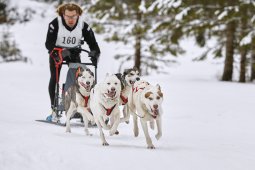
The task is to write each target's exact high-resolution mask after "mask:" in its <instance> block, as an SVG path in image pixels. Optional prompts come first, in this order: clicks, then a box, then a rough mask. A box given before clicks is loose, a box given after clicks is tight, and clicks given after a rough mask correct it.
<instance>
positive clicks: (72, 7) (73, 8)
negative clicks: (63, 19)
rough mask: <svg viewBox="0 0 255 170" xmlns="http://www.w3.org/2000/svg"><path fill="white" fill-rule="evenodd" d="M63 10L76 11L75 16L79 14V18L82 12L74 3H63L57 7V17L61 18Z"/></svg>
mask: <svg viewBox="0 0 255 170" xmlns="http://www.w3.org/2000/svg"><path fill="white" fill-rule="evenodd" d="M65 10H68V11H76V12H77V14H79V16H81V14H82V12H83V10H82V9H81V7H80V6H79V5H78V4H76V3H74V2H69V3H64V4H62V5H59V7H58V9H57V13H58V15H59V16H62V15H63V14H64V13H65Z"/></svg>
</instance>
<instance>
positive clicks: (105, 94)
mask: <svg viewBox="0 0 255 170" xmlns="http://www.w3.org/2000/svg"><path fill="white" fill-rule="evenodd" d="M120 91H121V84H120V80H119V79H118V78H117V77H116V75H107V76H106V78H105V80H104V81H103V82H101V83H98V84H96V86H95V88H94V89H92V91H91V94H90V96H91V97H90V98H91V100H90V108H91V111H92V113H93V116H94V119H95V122H96V124H97V127H98V129H99V132H100V138H101V141H102V144H103V146H107V145H109V144H108V143H107V141H106V140H105V136H104V133H103V129H104V130H110V132H109V133H110V135H111V136H112V135H114V134H115V132H116V130H117V128H118V125H119V123H120V109H119V99H120V97H119V96H120ZM109 119H110V122H111V125H107V124H106V123H105V121H106V120H109Z"/></svg>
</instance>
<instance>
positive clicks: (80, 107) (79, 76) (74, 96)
mask: <svg viewBox="0 0 255 170" xmlns="http://www.w3.org/2000/svg"><path fill="white" fill-rule="evenodd" d="M94 81H95V79H94V74H93V72H91V70H90V69H88V68H87V69H85V70H84V69H83V68H82V67H78V68H77V71H76V82H75V84H74V85H72V86H71V87H69V88H68V90H67V91H66V93H65V111H66V132H71V128H70V118H71V117H72V115H73V114H75V113H76V112H78V113H80V114H81V115H82V117H83V121H84V127H85V132H86V134H87V135H91V134H90V133H89V130H88V122H89V121H91V122H92V123H94V118H93V115H92V114H91V111H90V108H89V100H90V91H91V89H92V87H93V85H94Z"/></svg>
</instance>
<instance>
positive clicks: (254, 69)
mask: <svg viewBox="0 0 255 170" xmlns="http://www.w3.org/2000/svg"><path fill="white" fill-rule="evenodd" d="M253 80H255V37H254V38H253V41H252V50H251V78H250V81H253Z"/></svg>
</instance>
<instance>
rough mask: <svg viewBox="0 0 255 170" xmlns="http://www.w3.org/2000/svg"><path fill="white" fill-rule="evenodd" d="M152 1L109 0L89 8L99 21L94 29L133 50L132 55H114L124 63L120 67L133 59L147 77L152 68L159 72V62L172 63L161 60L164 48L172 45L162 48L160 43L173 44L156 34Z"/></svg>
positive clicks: (154, 11) (155, 18) (154, 10)
mask: <svg viewBox="0 0 255 170" xmlns="http://www.w3.org/2000/svg"><path fill="white" fill-rule="evenodd" d="M153 2H154V1H153V0H146V1H145V0H136V1H135V0H132V1H130V0H119V1H116V0H106V1H96V3H95V4H93V5H92V6H91V7H90V10H89V11H90V13H91V14H92V15H94V16H95V17H96V18H98V19H99V20H98V23H97V24H96V25H94V26H95V27H96V29H95V30H96V31H98V32H101V33H107V37H106V40H107V41H114V42H121V43H123V44H124V45H125V46H126V48H131V49H132V50H131V51H130V52H129V53H124V54H118V55H116V56H115V58H116V59H119V60H121V64H120V67H122V66H123V65H124V64H125V63H126V62H127V61H131V60H133V61H134V66H136V67H137V68H138V69H139V70H140V71H141V72H142V74H148V73H149V72H150V71H151V70H152V69H154V70H158V69H160V68H159V65H160V63H165V62H166V63H167V62H170V61H169V60H166V59H164V58H162V56H163V53H164V52H165V49H167V48H168V49H170V47H169V46H170V45H168V47H167V48H165V49H162V48H161V47H162V46H161V44H162V42H163V41H167V42H168V43H169V44H171V42H169V39H165V40H162V39H160V38H159V35H158V34H156V33H155V32H154V31H155V28H157V24H158V22H159V21H158V18H157V17H156V16H157V13H158V11H157V9H156V8H152V9H151V10H150V9H149V8H150V6H151V5H152V4H153ZM157 29H158V28H157ZM168 51H170V50H168ZM161 65H162V64H161ZM120 69H121V68H120Z"/></svg>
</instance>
